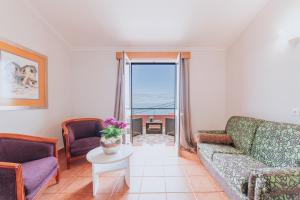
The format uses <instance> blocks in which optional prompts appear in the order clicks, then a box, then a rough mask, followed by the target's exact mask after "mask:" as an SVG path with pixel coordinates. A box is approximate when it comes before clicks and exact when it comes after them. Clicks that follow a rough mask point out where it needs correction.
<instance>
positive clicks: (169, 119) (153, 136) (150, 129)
mask: <svg viewBox="0 0 300 200" xmlns="http://www.w3.org/2000/svg"><path fill="white" fill-rule="evenodd" d="M174 113H175V109H174V108H133V109H132V115H131V122H132V123H131V125H132V136H133V144H134V145H143V144H149V145H154V144H166V145H174V139H175V114H174Z"/></svg>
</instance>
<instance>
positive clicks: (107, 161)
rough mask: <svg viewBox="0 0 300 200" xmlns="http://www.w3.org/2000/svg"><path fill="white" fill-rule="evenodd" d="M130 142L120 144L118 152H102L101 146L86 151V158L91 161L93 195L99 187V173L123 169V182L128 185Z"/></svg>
mask: <svg viewBox="0 0 300 200" xmlns="http://www.w3.org/2000/svg"><path fill="white" fill-rule="evenodd" d="M132 152H133V150H132V147H131V145H130V144H122V146H121V148H120V150H119V152H118V153H117V154H113V155H106V154H104V152H103V150H102V147H97V148H95V149H93V150H91V151H90V152H88V153H87V155H86V159H87V160H88V161H89V162H90V163H92V177H93V196H96V194H97V190H98V189H99V187H101V186H100V185H99V174H101V173H104V172H111V171H116V170H121V169H125V171H126V172H125V182H126V184H127V186H128V187H130V164H129V162H130V156H131V155H132Z"/></svg>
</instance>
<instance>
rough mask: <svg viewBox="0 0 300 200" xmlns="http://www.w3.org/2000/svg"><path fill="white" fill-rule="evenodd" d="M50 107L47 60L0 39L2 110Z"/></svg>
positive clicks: (0, 103)
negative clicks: (48, 101) (48, 103)
mask: <svg viewBox="0 0 300 200" xmlns="http://www.w3.org/2000/svg"><path fill="white" fill-rule="evenodd" d="M47 106H48V105H47V57H46V56H44V55H41V54H39V53H37V52H34V51H32V50H29V49H27V48H25V47H21V46H19V45H16V44H13V43H11V42H7V41H4V40H0V109H1V110H15V109H34V108H47Z"/></svg>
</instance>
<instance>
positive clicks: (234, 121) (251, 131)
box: [226, 116, 262, 155]
mask: <svg viewBox="0 0 300 200" xmlns="http://www.w3.org/2000/svg"><path fill="white" fill-rule="evenodd" d="M261 122H262V120H259V119H255V118H250V117H237V116H234V117H231V118H230V119H229V120H228V122H227V125H226V133H227V134H229V135H230V136H231V137H232V140H233V143H234V146H235V147H236V148H238V149H240V150H242V151H243V152H244V153H245V154H247V155H249V154H250V151H251V147H252V143H253V140H254V136H255V132H256V130H257V128H258V126H259V124H260V123H261Z"/></svg>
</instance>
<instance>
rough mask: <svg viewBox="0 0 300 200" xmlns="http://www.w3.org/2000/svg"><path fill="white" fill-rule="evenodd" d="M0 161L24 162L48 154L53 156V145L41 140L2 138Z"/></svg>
mask: <svg viewBox="0 0 300 200" xmlns="http://www.w3.org/2000/svg"><path fill="white" fill-rule="evenodd" d="M0 142H1V145H0V161H3V162H13V163H24V162H28V161H32V160H37V159H41V158H45V157H49V156H54V155H53V152H54V145H53V144H49V143H42V142H33V141H25V140H19V139H8V138H5V139H4V138H2V139H1V141H0Z"/></svg>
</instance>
